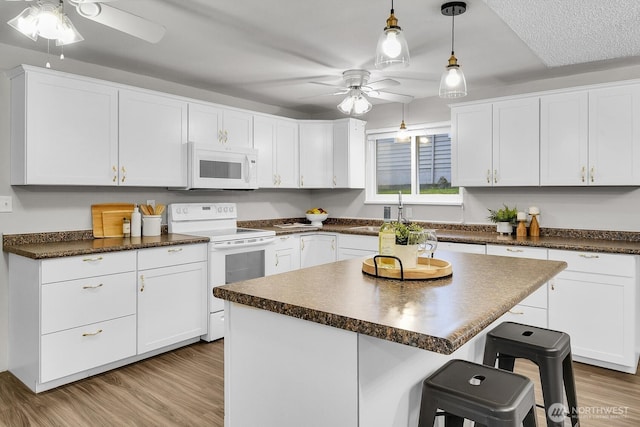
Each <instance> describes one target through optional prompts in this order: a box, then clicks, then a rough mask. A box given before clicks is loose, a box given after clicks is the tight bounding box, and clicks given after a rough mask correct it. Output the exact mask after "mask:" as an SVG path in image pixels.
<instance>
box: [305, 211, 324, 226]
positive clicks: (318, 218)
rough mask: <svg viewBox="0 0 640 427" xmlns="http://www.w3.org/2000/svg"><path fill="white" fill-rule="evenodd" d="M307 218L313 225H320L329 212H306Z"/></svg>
mask: <svg viewBox="0 0 640 427" xmlns="http://www.w3.org/2000/svg"><path fill="white" fill-rule="evenodd" d="M306 215H307V219H308V220H309V221H311V225H313V226H314V227H322V221H324V220H325V219H327V218H328V217H329V214H326V213H325V214H306Z"/></svg>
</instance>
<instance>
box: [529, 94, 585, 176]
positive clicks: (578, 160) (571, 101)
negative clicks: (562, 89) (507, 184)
mask: <svg viewBox="0 0 640 427" xmlns="http://www.w3.org/2000/svg"><path fill="white" fill-rule="evenodd" d="M588 144H589V95H588V93H587V92H586V91H581V92H573V93H560V94H554V95H545V96H542V97H541V98H540V184H541V185H587V184H588V181H589V180H588V178H589V177H588V165H589V163H588Z"/></svg>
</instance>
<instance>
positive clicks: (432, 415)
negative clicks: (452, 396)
mask: <svg viewBox="0 0 640 427" xmlns="http://www.w3.org/2000/svg"><path fill="white" fill-rule="evenodd" d="M426 393H428V391H427V392H426ZM422 396H423V398H422V402H421V404H420V418H419V419H418V427H433V423H434V421H435V420H436V412H437V410H438V408H437V406H436V403H435V402H433V401H432V400H431V399H425V398H424V396H425V391H424V390H423V391H422Z"/></svg>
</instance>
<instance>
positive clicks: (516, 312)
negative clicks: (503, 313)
mask: <svg viewBox="0 0 640 427" xmlns="http://www.w3.org/2000/svg"><path fill="white" fill-rule="evenodd" d="M509 313H511V314H524V311H513V310H509Z"/></svg>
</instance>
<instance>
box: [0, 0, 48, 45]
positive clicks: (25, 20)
mask: <svg viewBox="0 0 640 427" xmlns="http://www.w3.org/2000/svg"><path fill="white" fill-rule="evenodd" d="M39 11H40V9H39V8H37V7H36V6H30V7H28V8H26V9H25V10H23V11H22V13H20V14H19V15H18V16H16V17H15V18H13V19H11V20H9V21H8V22H7V24H9V25H11V26H12V27H13V28H15V29H16V30H18V31H19V32H21V33H22V34H24V35H25V36H27V37H29V38H30V39H31V40H33V41H36V40H38V26H37V25H38V12H39Z"/></svg>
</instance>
